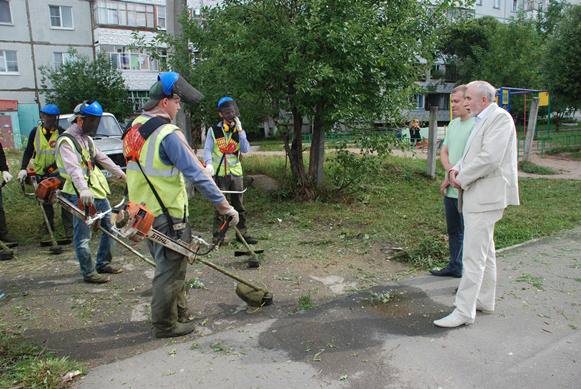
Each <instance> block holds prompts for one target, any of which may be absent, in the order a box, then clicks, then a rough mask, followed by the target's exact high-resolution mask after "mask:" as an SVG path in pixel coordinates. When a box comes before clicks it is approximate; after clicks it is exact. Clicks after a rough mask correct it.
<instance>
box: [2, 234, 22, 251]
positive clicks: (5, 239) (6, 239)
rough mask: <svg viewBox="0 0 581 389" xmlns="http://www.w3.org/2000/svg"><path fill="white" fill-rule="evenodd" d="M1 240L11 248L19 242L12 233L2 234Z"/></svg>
mask: <svg viewBox="0 0 581 389" xmlns="http://www.w3.org/2000/svg"><path fill="white" fill-rule="evenodd" d="M0 240H1V241H2V242H4V244H5V245H6V246H8V247H9V248H12V247H16V246H18V242H17V241H16V239H14V238H13V237H12V236H10V235H2V236H0Z"/></svg>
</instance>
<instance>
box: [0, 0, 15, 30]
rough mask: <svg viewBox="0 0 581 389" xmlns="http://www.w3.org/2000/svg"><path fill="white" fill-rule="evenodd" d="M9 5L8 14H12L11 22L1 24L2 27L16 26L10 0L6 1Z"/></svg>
mask: <svg viewBox="0 0 581 389" xmlns="http://www.w3.org/2000/svg"><path fill="white" fill-rule="evenodd" d="M6 3H7V4H8V13H10V22H0V26H14V19H13V18H12V6H11V5H10V0H6Z"/></svg>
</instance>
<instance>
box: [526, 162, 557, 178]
mask: <svg viewBox="0 0 581 389" xmlns="http://www.w3.org/2000/svg"><path fill="white" fill-rule="evenodd" d="M518 167H519V169H520V170H522V171H523V172H525V173H531V174H542V175H550V174H557V173H558V172H557V171H556V170H555V169H552V168H550V167H546V166H539V165H536V164H534V163H532V162H530V161H520V162H519V163H518Z"/></svg>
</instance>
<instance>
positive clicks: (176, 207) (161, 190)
mask: <svg viewBox="0 0 581 389" xmlns="http://www.w3.org/2000/svg"><path fill="white" fill-rule="evenodd" d="M182 98H183V99H184V100H187V101H188V102H190V103H194V102H198V101H199V100H200V99H201V98H202V95H201V94H200V92H198V91H197V90H196V89H194V88H193V87H192V86H191V85H190V84H189V83H188V82H187V81H186V80H185V79H184V78H182V77H181V76H180V75H179V74H178V73H175V72H162V73H160V74H159V76H158V81H157V82H156V83H155V84H153V86H152V87H151V89H150V91H149V100H148V101H147V103H146V104H145V105H144V107H143V108H144V112H143V113H142V114H141V115H140V116H139V117H137V118H136V119H135V120H134V121H133V122H132V124H131V127H130V128H129V129H127V131H126V132H125V134H124V136H123V153H124V154H125V158H126V159H127V189H128V194H129V200H130V201H132V202H135V203H143V204H145V206H146V207H147V208H148V209H149V210H150V211H151V212H152V213H153V214H154V215H155V217H156V218H155V222H154V224H153V227H154V228H155V229H156V230H158V231H160V232H162V233H164V234H166V235H168V236H170V237H172V238H173V239H180V240H182V241H184V242H187V243H189V242H190V241H191V239H192V233H191V228H190V225H189V222H188V213H189V209H188V196H187V191H186V185H185V181H186V180H187V181H188V182H190V183H191V184H193V185H194V186H195V187H196V189H198V190H199V191H200V193H202V195H203V196H204V197H206V198H207V199H208V200H209V201H211V202H212V204H213V205H214V206H215V207H216V210H217V212H218V213H219V214H221V215H225V216H227V217H229V218H231V221H230V225H236V224H237V223H238V212H236V210H235V209H234V207H232V206H231V205H230V204H228V201H226V198H225V197H224V195H223V194H222V193H221V192H220V190H219V189H218V187H217V186H216V184H215V183H214V182H213V181H212V178H211V177H210V176H208V175H206V174H205V172H204V168H203V166H202V164H201V163H200V162H199V161H198V159H197V158H196V156H195V155H194V153H193V151H192V149H191V148H190V146H189V145H188V143H187V141H186V138H185V136H184V134H183V133H182V132H181V130H180V129H179V128H178V127H177V126H175V125H174V124H172V121H173V120H174V119H175V117H176V114H177V112H178V111H179V109H180V103H181V99H182ZM148 245H149V251H150V253H151V256H152V257H153V258H154V260H155V264H156V268H155V275H154V277H153V283H152V284H153V285H152V286H153V287H152V293H153V296H152V299H151V321H152V324H153V332H154V335H155V337H157V338H169V337H176V336H182V335H186V334H188V333H190V332H192V331H193V330H194V323H193V322H192V321H191V320H192V319H193V317H191V316H190V315H189V312H188V308H187V304H186V300H185V279H186V267H187V259H186V257H184V256H182V255H181V254H178V253H175V252H173V251H171V250H168V249H167V248H165V247H164V246H162V245H160V244H157V243H153V242H151V241H148Z"/></svg>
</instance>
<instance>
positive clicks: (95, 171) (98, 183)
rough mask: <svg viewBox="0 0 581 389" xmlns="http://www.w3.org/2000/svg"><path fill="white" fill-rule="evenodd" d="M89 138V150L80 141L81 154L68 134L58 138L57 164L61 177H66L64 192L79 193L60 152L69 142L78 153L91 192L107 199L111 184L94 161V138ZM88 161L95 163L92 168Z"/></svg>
mask: <svg viewBox="0 0 581 389" xmlns="http://www.w3.org/2000/svg"><path fill="white" fill-rule="evenodd" d="M88 139H89V150H87V149H86V148H85V147H84V146H83V145H82V144H80V143H78V144H79V146H80V147H81V154H79V151H78V150H77V148H76V147H75V144H74V143H73V141H72V140H71V139H70V138H68V137H66V136H59V138H58V140H57V145H56V150H57V152H56V164H57V166H58V168H59V173H60V175H61V177H63V178H64V179H65V185H64V186H63V192H64V193H68V194H71V195H76V194H78V193H77V191H75V187H74V184H73V180H72V178H71V176H70V175H69V173H68V172H67V171H66V168H65V165H64V163H63V160H62V157H61V154H60V147H61V145H62V144H63V143H67V144H68V145H69V146H70V147H71V149H72V150H73V151H74V152H75V154H76V155H77V160H78V162H79V166H80V167H81V170H82V171H83V178H84V179H85V181H86V182H87V185H88V187H89V189H90V191H91V193H92V194H93V197H95V198H96V199H105V198H107V195H108V194H110V193H111V191H110V190H109V184H108V183H107V179H106V178H105V176H104V175H103V173H102V172H101V170H100V169H99V167H98V166H96V165H94V164H93V162H92V160H93V159H94V158H95V145H94V143H93V139H91V138H90V137H88ZM88 163H90V164H91V165H93V166H92V168H91V169H89V167H88V166H87V164H88Z"/></svg>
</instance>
